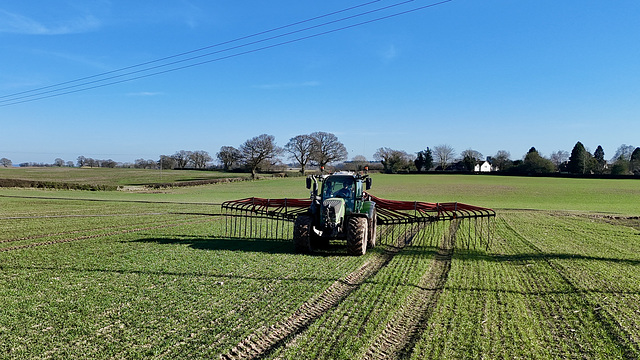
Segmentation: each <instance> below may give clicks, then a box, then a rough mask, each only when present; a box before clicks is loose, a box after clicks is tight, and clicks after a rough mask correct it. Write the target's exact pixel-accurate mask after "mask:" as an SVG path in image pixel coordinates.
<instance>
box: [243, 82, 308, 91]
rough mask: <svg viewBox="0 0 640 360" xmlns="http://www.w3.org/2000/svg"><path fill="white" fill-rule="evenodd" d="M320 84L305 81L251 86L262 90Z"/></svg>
mask: <svg viewBox="0 0 640 360" xmlns="http://www.w3.org/2000/svg"><path fill="white" fill-rule="evenodd" d="M316 86H320V82H319V81H305V82H299V83H275V84H263V85H254V86H253V87H254V88H256V89H264V90H279V89H297V88H305V87H316Z"/></svg>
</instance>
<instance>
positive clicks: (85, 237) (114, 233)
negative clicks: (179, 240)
mask: <svg viewBox="0 0 640 360" xmlns="http://www.w3.org/2000/svg"><path fill="white" fill-rule="evenodd" d="M205 221H209V219H204V220H203V219H200V220H191V221H181V222H178V223H171V224H162V225H156V226H146V227H140V228H133V229H125V230H118V231H111V232H108V233H103V234H93V235H84V236H78V237H74V238H66V239H58V240H51V241H44V242H38V243H32V244H25V245H17V246H11V247H6V248H0V252H7V251H14V250H21V249H28V248H33V247H38V246H45V245H53V244H62V243H68V242H74V241H79V240H88V239H96V238H100V237H108V236H115V235H122V234H129V233H134V232H140V231H146V230H155V229H163V228H168V227H175V226H181V225H190V224H196V223H200V222H205ZM83 231H96V230H95V229H89V230H83ZM19 240H24V239H14V240H10V241H19ZM27 240H28V239H27ZM4 242H7V241H4Z"/></svg>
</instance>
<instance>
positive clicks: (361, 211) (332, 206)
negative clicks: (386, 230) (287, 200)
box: [294, 171, 376, 254]
mask: <svg viewBox="0 0 640 360" xmlns="http://www.w3.org/2000/svg"><path fill="white" fill-rule="evenodd" d="M307 188H308V189H312V190H311V200H312V204H311V206H310V208H309V212H308V214H307V215H303V217H302V218H301V219H304V221H305V222H309V225H308V226H306V227H305V229H308V230H306V232H308V233H309V237H310V238H322V239H326V240H327V241H328V239H345V238H346V239H347V243H350V242H354V243H355V245H353V246H352V247H353V251H351V252H352V253H354V254H363V253H364V252H365V251H366V247H367V245H368V246H370V247H372V246H375V220H376V219H375V203H374V202H372V201H369V200H368V199H365V195H366V193H365V192H364V191H365V189H366V190H369V189H370V188H371V178H369V177H368V176H367V175H360V174H356V173H353V172H347V171H342V172H337V173H334V174H331V175H321V176H314V175H311V176H309V177H307ZM300 221H302V220H300ZM300 231H302V230H300ZM369 232H371V236H368V234H369ZM297 233H298V232H296V234H297ZM349 234H351V235H349ZM352 238H353V239H356V238H357V240H353V241H351V240H352ZM294 239H300V237H299V236H298V237H296V236H294ZM367 243H368V244H367ZM300 244H302V245H300ZM306 244H307V243H306V240H304V241H302V243H299V244H298V246H297V247H298V248H299V249H302V250H301V251H307V250H308V249H310V246H307V245H306Z"/></svg>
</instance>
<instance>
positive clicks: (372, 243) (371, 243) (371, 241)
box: [367, 209, 378, 249]
mask: <svg viewBox="0 0 640 360" xmlns="http://www.w3.org/2000/svg"><path fill="white" fill-rule="evenodd" d="M377 221H378V215H377V214H376V210H375V209H374V210H373V216H371V220H370V221H369V234H368V235H369V236H368V238H367V247H368V248H369V249H371V248H374V247H376V236H377V234H376V230H377V228H378V227H377V226H376V222H377Z"/></svg>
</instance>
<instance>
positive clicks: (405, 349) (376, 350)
mask: <svg viewBox="0 0 640 360" xmlns="http://www.w3.org/2000/svg"><path fill="white" fill-rule="evenodd" d="M458 225H459V221H453V222H451V225H450V227H449V233H448V234H445V235H444V236H443V238H442V242H441V245H440V246H439V248H438V252H437V254H436V256H435V258H434V260H433V262H432V264H431V266H430V267H429V270H428V271H427V272H426V273H425V274H424V275H423V276H422V278H421V279H420V281H419V282H418V285H417V290H416V291H414V292H413V293H411V294H410V295H409V296H408V297H407V300H406V301H405V302H404V304H403V306H402V307H401V308H400V309H399V310H398V311H397V312H396V313H395V315H394V316H393V317H392V318H391V320H390V321H389V322H388V323H387V326H386V327H385V329H384V330H383V331H382V333H380V335H379V336H378V337H377V338H376V340H374V342H373V343H372V344H371V346H370V347H369V348H368V349H367V351H366V352H365V355H364V357H363V359H398V358H401V357H404V356H407V355H410V354H411V351H412V350H413V348H414V346H415V344H416V343H417V341H418V339H419V337H420V335H421V334H422V332H423V331H424V329H425V328H426V325H427V323H428V320H429V318H430V317H431V314H432V313H433V310H434V309H435V307H436V304H437V303H438V299H439V298H440V294H441V293H442V291H443V289H444V285H445V283H446V282H447V279H448V277H449V270H450V269H451V258H452V256H453V246H454V243H455V237H456V233H457V230H458Z"/></svg>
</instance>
